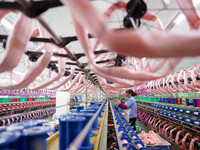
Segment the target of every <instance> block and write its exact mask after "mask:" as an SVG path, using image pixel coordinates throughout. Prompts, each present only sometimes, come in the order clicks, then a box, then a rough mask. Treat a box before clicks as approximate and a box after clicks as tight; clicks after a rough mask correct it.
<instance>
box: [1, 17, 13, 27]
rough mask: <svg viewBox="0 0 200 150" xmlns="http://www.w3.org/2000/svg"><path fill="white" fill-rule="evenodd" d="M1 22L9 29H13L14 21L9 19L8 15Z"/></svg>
mask: <svg viewBox="0 0 200 150" xmlns="http://www.w3.org/2000/svg"><path fill="white" fill-rule="evenodd" d="M1 24H2V25H3V26H5V27H6V28H8V29H9V30H13V22H12V21H11V20H9V19H8V18H7V17H4V18H3V19H2V20H1Z"/></svg>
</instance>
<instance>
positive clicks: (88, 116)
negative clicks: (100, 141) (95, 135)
mask: <svg viewBox="0 0 200 150" xmlns="http://www.w3.org/2000/svg"><path fill="white" fill-rule="evenodd" d="M76 115H77V116H79V117H85V118H86V119H85V121H83V124H82V125H83V126H82V128H84V127H85V126H86V125H87V123H88V122H89V121H90V119H91V118H92V117H93V114H91V113H78V114H76ZM91 133H92V126H91V127H90V130H89V132H88V134H87V135H86V137H85V139H84V141H83V143H82V144H81V147H80V149H92V148H93V147H94V144H92V143H90V134H91Z"/></svg>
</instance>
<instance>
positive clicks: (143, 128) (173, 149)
mask: <svg viewBox="0 0 200 150" xmlns="http://www.w3.org/2000/svg"><path fill="white" fill-rule="evenodd" d="M136 123H138V124H141V125H142V126H141V127H142V129H141V130H143V131H145V132H149V131H150V130H152V129H151V128H150V127H149V126H146V125H145V124H144V123H143V122H142V121H139V120H138V119H137V121H136ZM161 137H162V138H164V137H163V136H161ZM168 142H169V141H168ZM171 150H179V148H178V147H176V146H175V145H171Z"/></svg>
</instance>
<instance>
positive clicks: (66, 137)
mask: <svg viewBox="0 0 200 150" xmlns="http://www.w3.org/2000/svg"><path fill="white" fill-rule="evenodd" d="M83 121H85V118H84V117H77V116H75V115H63V116H61V117H60V118H59V150H66V148H67V147H68V146H69V145H70V144H71V142H72V141H73V140H74V139H75V138H76V136H77V135H78V134H79V132H81V127H82V123H83Z"/></svg>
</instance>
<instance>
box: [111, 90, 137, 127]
mask: <svg viewBox="0 0 200 150" xmlns="http://www.w3.org/2000/svg"><path fill="white" fill-rule="evenodd" d="M136 95H137V94H136V93H135V92H133V91H132V90H131V89H129V90H127V91H126V97H128V100H127V102H126V103H125V104H123V103H121V102H120V101H119V100H117V102H116V103H115V105H118V107H120V108H122V109H130V113H129V123H130V124H131V126H133V128H134V130H136V127H135V122H136V119H137V114H136V112H137V105H136V101H135V98H134V96H136Z"/></svg>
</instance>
